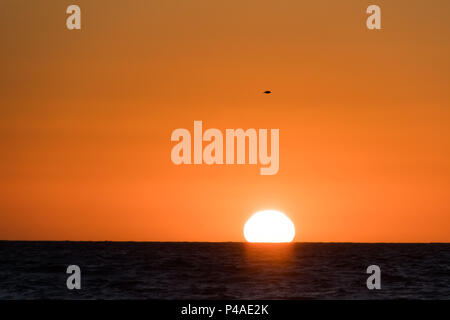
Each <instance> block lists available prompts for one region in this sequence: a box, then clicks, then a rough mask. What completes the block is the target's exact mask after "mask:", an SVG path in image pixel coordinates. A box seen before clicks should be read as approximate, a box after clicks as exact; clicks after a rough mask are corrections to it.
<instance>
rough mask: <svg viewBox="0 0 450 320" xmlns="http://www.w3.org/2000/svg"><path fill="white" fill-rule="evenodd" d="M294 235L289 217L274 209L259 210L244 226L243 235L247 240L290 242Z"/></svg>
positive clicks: (293, 228)
mask: <svg viewBox="0 0 450 320" xmlns="http://www.w3.org/2000/svg"><path fill="white" fill-rule="evenodd" d="M294 236H295V227H294V224H293V223H292V221H291V219H289V218H288V217H287V216H286V215H285V214H284V213H282V212H280V211H276V210H264V211H259V212H257V213H255V214H254V215H252V216H251V217H250V219H248V220H247V222H246V223H245V226H244V237H245V239H246V240H247V241H248V242H291V241H292V240H293V239H294Z"/></svg>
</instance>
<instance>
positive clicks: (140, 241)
mask: <svg viewBox="0 0 450 320" xmlns="http://www.w3.org/2000/svg"><path fill="white" fill-rule="evenodd" d="M0 242H102V243H104V242H115V243H248V244H255V245H258V244H296V243H314V244H320V243H327V244H450V242H439V241H430V242H383V241H379V242H360V241H355V242H353V241H292V242H248V241H170V240H168V241H159V240H0Z"/></svg>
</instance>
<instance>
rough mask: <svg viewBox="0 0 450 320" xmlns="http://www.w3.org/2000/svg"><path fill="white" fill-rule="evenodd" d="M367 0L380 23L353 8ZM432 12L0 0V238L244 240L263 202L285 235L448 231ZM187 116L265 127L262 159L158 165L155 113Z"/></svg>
mask: <svg viewBox="0 0 450 320" xmlns="http://www.w3.org/2000/svg"><path fill="white" fill-rule="evenodd" d="M73 3H76V4H78V5H79V6H80V7H81V10H82V30H81V31H68V30H67V29H66V28H65V19H66V16H67V15H66V14H65V9H66V7H67V6H68V5H69V4H73ZM369 4H378V5H380V6H381V10H382V28H383V30H380V31H369V30H367V29H366V28H365V18H366V15H365V8H366V7H367V6H368V5H369ZM449 12H450V2H449V1H447V0H440V1H438V0H436V1H433V2H432V3H431V2H429V1H425V0H421V1H399V0H397V1H379V0H377V1H371V2H368V1H356V0H352V1H341V2H338V1H331V0H327V1H324V0H318V1H299V0H289V1H288V0H280V1H276V2H274V1H268V0H258V1H237V0H227V1H223V0H217V1H208V0H189V1H175V0H158V1H144V0H142V1H140V0H133V1H78V0H77V1H56V0H53V1H25V0H21V1H19V0H4V1H2V2H1V3H0V25H1V27H0V43H1V50H0V68H1V69H0V70H1V73H0V108H1V109H0V114H1V117H0V146H1V157H0V239H9V240H14V239H22V240H44V239H45V240H66V239H67V240H136V241H139V240H149V241H151V240H156V241H243V240H244V237H243V233H242V228H243V225H244V223H245V221H246V219H248V218H249V217H250V215H251V214H252V213H254V212H255V211H257V210H260V209H277V210H281V211H283V212H285V213H286V214H287V215H288V216H289V217H290V218H291V219H292V220H293V222H294V224H295V225H296V228H297V235H296V238H295V241H323V242H326V241H352V242H429V241H439V242H448V241H450V232H449V231H450V201H449V199H450V157H449V156H450V90H449V88H450V59H449V57H450V13H449ZM264 90H272V91H273V94H271V95H264V94H262V91H264ZM194 120H202V121H203V126H204V128H205V129H207V128H219V129H221V130H223V131H224V130H225V129H226V128H244V129H247V128H279V129H280V169H279V172H278V174H276V175H274V176H261V175H260V174H259V166H251V165H241V166H238V165H234V166H225V165H222V166H218V165H216V166H207V165H201V166H194V165H191V166H175V165H174V164H172V162H171V160H170V151H171V148H172V146H173V145H174V144H173V143H171V141H170V135H171V132H172V131H173V130H174V129H176V128H188V129H189V130H191V131H192V130H193V121H194Z"/></svg>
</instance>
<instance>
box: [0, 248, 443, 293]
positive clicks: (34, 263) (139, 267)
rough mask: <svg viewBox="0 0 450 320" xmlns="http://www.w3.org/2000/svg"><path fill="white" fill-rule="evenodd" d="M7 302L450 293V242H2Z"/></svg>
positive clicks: (0, 286)
mask: <svg viewBox="0 0 450 320" xmlns="http://www.w3.org/2000/svg"><path fill="white" fill-rule="evenodd" d="M71 264H75V265H78V266H79V267H80V268H81V286H82V288H81V290H68V289H67V287H66V279H67V277H68V276H69V275H67V274H66V269H67V266H68V265H71ZM373 264H375V265H378V266H379V267H380V268H381V286H382V288H381V290H368V289H367V287H366V279H367V277H368V276H369V275H368V274H366V268H367V267H368V266H369V265H373ZM0 299H450V244H350V243H349V244H346V243H342V244H338V243H333V244H332V243H295V244H281V245H280V244H278V245H277V244H247V243H156V242H147V243H136V242H134V243H133V242H130V243H126V242H123V243H118V242H0Z"/></svg>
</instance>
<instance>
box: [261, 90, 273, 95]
mask: <svg viewBox="0 0 450 320" xmlns="http://www.w3.org/2000/svg"><path fill="white" fill-rule="evenodd" d="M263 93H265V94H271V93H272V91H270V90H266V91H264V92H263Z"/></svg>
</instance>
